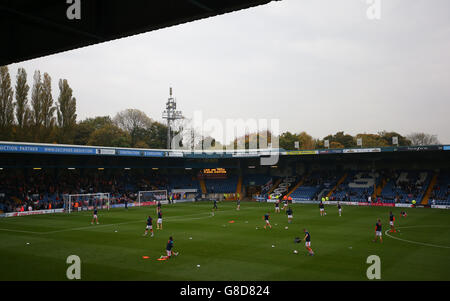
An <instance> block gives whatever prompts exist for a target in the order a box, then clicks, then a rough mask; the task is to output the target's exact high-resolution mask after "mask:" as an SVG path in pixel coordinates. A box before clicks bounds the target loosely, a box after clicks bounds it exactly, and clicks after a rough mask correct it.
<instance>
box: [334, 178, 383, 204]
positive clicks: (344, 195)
mask: <svg viewBox="0 0 450 301" xmlns="http://www.w3.org/2000/svg"><path fill="white" fill-rule="evenodd" d="M378 179H379V174H378V173H369V172H349V173H348V175H347V177H346V179H345V181H344V182H343V183H341V184H340V185H339V186H338V187H337V189H336V190H335V191H334V192H333V194H332V199H337V200H345V201H351V202H367V200H368V199H369V196H371V195H372V194H373V192H374V185H375V184H376V183H377V181H378Z"/></svg>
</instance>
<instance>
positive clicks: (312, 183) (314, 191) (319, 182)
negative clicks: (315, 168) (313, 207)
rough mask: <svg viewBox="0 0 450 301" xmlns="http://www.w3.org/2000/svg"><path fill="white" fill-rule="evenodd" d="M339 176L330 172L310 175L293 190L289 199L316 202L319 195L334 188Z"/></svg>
mask: <svg viewBox="0 0 450 301" xmlns="http://www.w3.org/2000/svg"><path fill="white" fill-rule="evenodd" d="M341 176H342V175H341V174H334V173H331V172H330V173H326V172H314V173H311V174H310V175H307V176H306V177H305V178H304V181H303V183H302V185H301V186H299V187H298V188H297V189H296V190H294V191H293V192H292V193H291V194H290V197H292V199H294V200H296V201H309V200H317V198H318V195H319V193H320V192H321V191H322V190H324V189H331V188H332V187H333V186H335V185H336V183H337V181H338V180H339V178H340V177H341Z"/></svg>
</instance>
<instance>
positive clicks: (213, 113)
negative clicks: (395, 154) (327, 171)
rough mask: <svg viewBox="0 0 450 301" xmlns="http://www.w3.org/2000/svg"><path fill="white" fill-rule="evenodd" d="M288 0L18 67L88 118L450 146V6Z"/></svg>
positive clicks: (437, 0) (398, 0) (426, 0)
mask: <svg viewBox="0 0 450 301" xmlns="http://www.w3.org/2000/svg"><path fill="white" fill-rule="evenodd" d="M380 1H381V2H380V3H381V12H380V19H379V20H371V19H369V18H368V17H367V10H368V9H369V7H370V5H369V4H368V3H367V2H368V1H367V0H342V1H335V0H283V1H279V2H272V3H270V4H268V5H264V6H259V7H255V8H251V9H247V10H242V11H238V12H234V13H229V14H226V15H221V16H217V17H213V18H208V19H205V20H199V21H195V22H191V23H187V24H182V25H178V26H174V27H170V28H165V29H162V30H158V31H153V32H149V33H145V34H141V35H136V36H133V37H129V38H124V39H120V40H115V41H111V42H108V43H103V44H99V45H94V46H89V47H85V48H81V49H77V50H73V51H68V52H64V53H60V54H56V55H51V56H47V57H43V58H39V59H34V60H30V61H26V62H22V63H19V64H13V65H10V71H11V73H12V77H13V78H15V76H16V72H17V68H18V67H24V68H25V69H26V70H27V72H28V78H29V82H30V84H31V83H32V76H33V72H34V70H40V71H41V72H48V73H49V74H50V75H51V76H52V79H53V90H54V91H53V92H54V96H55V99H56V98H57V92H58V91H57V90H58V88H57V82H58V79H60V78H65V79H68V81H69V84H70V85H71V87H72V88H73V90H74V96H75V97H76V98H77V113H78V119H79V120H82V119H84V118H87V117H93V116H99V115H110V116H114V115H115V114H116V113H117V112H119V111H121V110H124V109H127V108H137V109H140V110H142V111H145V112H146V113H147V114H148V115H149V116H150V117H151V118H153V119H155V120H162V118H161V114H162V111H163V110H164V107H165V102H166V100H167V97H168V93H169V87H173V90H174V96H175V97H176V99H177V103H178V108H179V109H180V110H182V111H183V113H184V115H186V116H187V117H192V116H193V114H194V111H201V112H202V114H203V118H204V119H207V118H221V119H225V118H232V119H238V118H243V119H249V118H254V119H261V118H264V119H279V120H280V130H281V131H286V130H289V131H292V132H300V131H306V132H307V133H309V134H310V135H312V136H313V137H315V138H323V137H324V136H326V135H328V134H330V133H336V132H337V131H345V132H347V133H350V134H352V135H354V134H357V133H364V132H366V133H376V132H378V131H380V130H389V131H397V132H399V133H401V134H404V135H407V134H409V133H411V132H417V131H420V132H426V133H430V134H436V135H438V139H439V140H440V141H441V143H450V1H448V0H380Z"/></svg>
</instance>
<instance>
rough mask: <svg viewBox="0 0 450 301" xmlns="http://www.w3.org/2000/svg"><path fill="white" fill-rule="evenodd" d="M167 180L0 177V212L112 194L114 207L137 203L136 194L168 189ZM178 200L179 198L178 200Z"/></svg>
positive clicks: (97, 175)
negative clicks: (81, 196) (76, 196)
mask: <svg viewBox="0 0 450 301" xmlns="http://www.w3.org/2000/svg"><path fill="white" fill-rule="evenodd" d="M167 187H168V181H167V178H165V177H155V176H153V175H149V176H143V175H137V174H129V173H123V172H122V173H105V172H100V171H99V172H96V171H91V172H84V173H83V174H80V173H78V172H70V171H62V172H55V171H53V172H43V171H35V172H32V173H29V174H26V173H21V172H18V171H16V172H14V173H5V172H2V173H0V210H1V211H3V212H13V211H29V210H41V209H57V208H62V207H63V205H64V197H63V196H64V195H66V194H86V193H99V192H103V193H110V197H111V199H110V202H111V204H115V203H122V202H125V200H127V201H134V200H135V199H136V197H137V193H136V192H137V191H140V190H157V189H167ZM176 197H178V196H176Z"/></svg>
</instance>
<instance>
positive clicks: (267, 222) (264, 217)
mask: <svg viewBox="0 0 450 301" xmlns="http://www.w3.org/2000/svg"><path fill="white" fill-rule="evenodd" d="M269 218H270V216H269V213H266V214H264V216H263V220H264V221H265V222H266V224H265V225H264V229H266V226H269V227H270V229H272V225H270V221H269Z"/></svg>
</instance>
